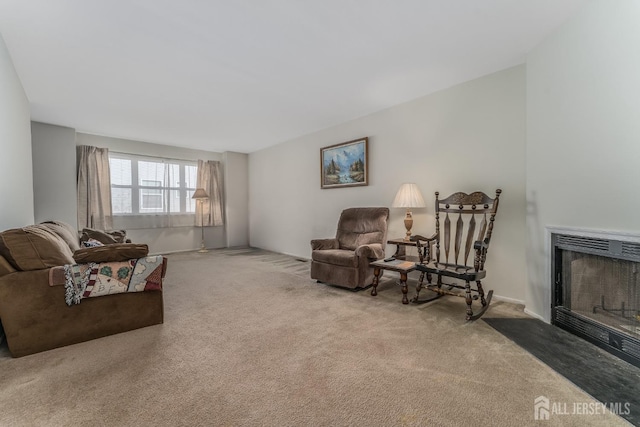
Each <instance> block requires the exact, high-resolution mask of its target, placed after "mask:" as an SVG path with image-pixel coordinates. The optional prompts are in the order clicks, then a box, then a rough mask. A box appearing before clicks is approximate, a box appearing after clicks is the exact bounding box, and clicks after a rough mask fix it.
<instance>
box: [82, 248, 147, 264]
mask: <svg viewBox="0 0 640 427" xmlns="http://www.w3.org/2000/svg"><path fill="white" fill-rule="evenodd" d="M147 255H149V246H147V245H143V244H139V243H114V244H112V245H104V246H96V247H92V248H82V249H78V250H77V251H75V252H74V253H73V259H74V260H75V262H76V263H78V264H85V263H88V262H118V261H127V260H130V259H138V258H144V257H146V256H147Z"/></svg>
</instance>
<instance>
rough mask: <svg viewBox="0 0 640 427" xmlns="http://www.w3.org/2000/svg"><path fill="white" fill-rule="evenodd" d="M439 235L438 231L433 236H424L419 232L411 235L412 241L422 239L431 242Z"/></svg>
mask: <svg viewBox="0 0 640 427" xmlns="http://www.w3.org/2000/svg"><path fill="white" fill-rule="evenodd" d="M437 237H438V233H433V235H432V236H431V237H424V236H421V235H419V234H415V235H413V236H411V238H410V240H411V241H412V242H418V241H420V240H424V241H425V242H431V241H433V240H436V238H437Z"/></svg>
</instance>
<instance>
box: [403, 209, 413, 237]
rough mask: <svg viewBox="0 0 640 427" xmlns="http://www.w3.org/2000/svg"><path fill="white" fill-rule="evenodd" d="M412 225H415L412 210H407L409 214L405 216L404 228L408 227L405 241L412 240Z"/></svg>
mask: <svg viewBox="0 0 640 427" xmlns="http://www.w3.org/2000/svg"><path fill="white" fill-rule="evenodd" d="M411 227H413V217H412V216H411V211H409V210H407V216H405V217H404V228H406V229H407V235H406V236H405V237H404V241H405V242H408V241H410V240H411Z"/></svg>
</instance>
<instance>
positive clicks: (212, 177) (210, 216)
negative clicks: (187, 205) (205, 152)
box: [196, 160, 224, 227]
mask: <svg viewBox="0 0 640 427" xmlns="http://www.w3.org/2000/svg"><path fill="white" fill-rule="evenodd" d="M196 186H197V188H204V191H206V192H207V194H208V195H209V199H207V200H205V201H204V203H196V226H198V227H202V226H205V227H210V226H217V225H222V224H224V220H223V218H222V170H221V167H220V162H218V161H214V160H208V161H206V162H205V161H204V160H198V180H197V183H196ZM203 222H204V224H203Z"/></svg>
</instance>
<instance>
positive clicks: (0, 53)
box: [0, 35, 34, 230]
mask: <svg viewBox="0 0 640 427" xmlns="http://www.w3.org/2000/svg"><path fill="white" fill-rule="evenodd" d="M30 116H31V113H30V109H29V100H28V99H27V95H26V94H25V92H24V89H23V88H22V84H21V82H20V78H19V77H18V75H17V74H16V70H15V68H14V66H13V62H12V61H11V56H10V55H9V51H8V50H7V46H6V45H5V43H4V39H3V38H2V36H1V35H0V152H1V153H2V155H1V156H0V171H1V173H2V175H1V176H0V230H5V229H7V228H14V227H22V226H24V225H28V224H32V223H33V222H34V214H33V177H32V170H33V167H32V164H31V126H30V122H29V120H30Z"/></svg>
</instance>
